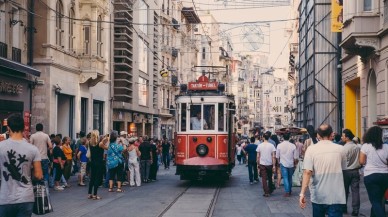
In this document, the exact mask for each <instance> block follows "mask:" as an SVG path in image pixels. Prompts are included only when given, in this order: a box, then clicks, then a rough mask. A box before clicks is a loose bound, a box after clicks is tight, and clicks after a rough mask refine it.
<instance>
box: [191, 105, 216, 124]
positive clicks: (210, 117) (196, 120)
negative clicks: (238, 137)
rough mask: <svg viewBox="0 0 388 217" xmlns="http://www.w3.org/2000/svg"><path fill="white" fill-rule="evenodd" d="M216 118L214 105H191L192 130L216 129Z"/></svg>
mask: <svg viewBox="0 0 388 217" xmlns="http://www.w3.org/2000/svg"><path fill="white" fill-rule="evenodd" d="M202 108H203V110H202ZM214 120H215V115H214V105H203V106H202V105H191V106H190V129H191V130H214Z"/></svg>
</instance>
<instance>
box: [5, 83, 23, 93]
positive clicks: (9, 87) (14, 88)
mask: <svg viewBox="0 0 388 217" xmlns="http://www.w3.org/2000/svg"><path fill="white" fill-rule="evenodd" d="M0 93H5V94H22V93H23V85H21V84H16V83H12V82H8V81H0Z"/></svg>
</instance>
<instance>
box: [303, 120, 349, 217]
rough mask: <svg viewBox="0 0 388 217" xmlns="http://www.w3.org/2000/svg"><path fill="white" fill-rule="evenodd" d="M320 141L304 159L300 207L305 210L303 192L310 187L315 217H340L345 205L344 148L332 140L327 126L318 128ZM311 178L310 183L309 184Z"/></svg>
mask: <svg viewBox="0 0 388 217" xmlns="http://www.w3.org/2000/svg"><path fill="white" fill-rule="evenodd" d="M317 133H318V138H319V140H320V141H319V142H317V143H316V144H315V145H311V146H310V147H309V148H308V149H307V151H306V154H305V156H304V162H303V167H304V172H303V182H302V188H301V192H300V194H299V205H300V207H301V208H302V209H304V208H305V207H306V199H305V192H306V190H307V186H308V185H309V184H310V198H311V202H312V205H313V206H312V207H313V216H314V217H324V216H325V213H326V212H327V214H328V216H329V217H334V216H343V214H342V206H343V204H345V203H346V198H345V187H344V185H342V184H341V183H343V182H344V178H343V175H342V170H343V169H345V168H346V156H345V153H344V147H343V146H342V145H337V144H335V143H333V142H332V141H331V137H332V136H333V129H332V128H331V126H330V125H328V124H322V125H321V126H320V127H319V128H318V132H317ZM313 174H314V175H313ZM310 178H311V179H312V182H310Z"/></svg>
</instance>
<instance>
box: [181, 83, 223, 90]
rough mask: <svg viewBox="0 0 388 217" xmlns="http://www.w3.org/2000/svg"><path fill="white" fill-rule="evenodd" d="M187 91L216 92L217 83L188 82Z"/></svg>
mask: <svg viewBox="0 0 388 217" xmlns="http://www.w3.org/2000/svg"><path fill="white" fill-rule="evenodd" d="M188 89H189V90H217V89H218V82H189V87H188Z"/></svg>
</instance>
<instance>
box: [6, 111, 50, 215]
mask: <svg viewBox="0 0 388 217" xmlns="http://www.w3.org/2000/svg"><path fill="white" fill-rule="evenodd" d="M7 120H8V127H7V128H8V131H9V136H10V138H9V139H7V140H4V141H2V142H0V171H2V173H1V174H2V181H1V186H0V216H4V217H5V216H6V217H17V216H32V210H33V205H34V192H33V187H32V179H36V180H41V179H43V172H42V166H41V153H40V152H39V149H38V148H37V147H35V146H32V145H31V144H29V143H28V142H27V141H26V140H25V139H24V138H23V131H24V119H23V117H22V116H21V115H19V114H17V115H16V114H15V115H11V116H10V117H9V118H8V119H7ZM31 168H33V170H31Z"/></svg>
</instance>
